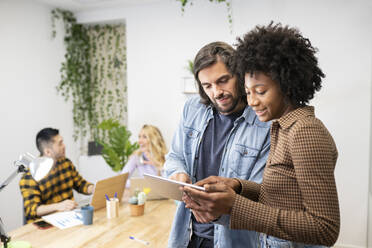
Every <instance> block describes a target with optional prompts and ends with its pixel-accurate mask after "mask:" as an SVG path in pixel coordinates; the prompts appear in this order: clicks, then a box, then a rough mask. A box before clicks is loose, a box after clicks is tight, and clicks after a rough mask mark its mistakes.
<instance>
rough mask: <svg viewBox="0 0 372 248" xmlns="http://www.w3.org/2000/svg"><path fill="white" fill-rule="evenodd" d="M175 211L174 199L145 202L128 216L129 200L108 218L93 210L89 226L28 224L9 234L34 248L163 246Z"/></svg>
mask: <svg viewBox="0 0 372 248" xmlns="http://www.w3.org/2000/svg"><path fill="white" fill-rule="evenodd" d="M175 210H176V204H175V202H174V201H173V200H157V201H147V202H146V205H145V214H144V215H143V216H139V217H131V216H130V210H129V206H128V203H122V204H121V205H120V209H119V217H118V218H116V219H107V218H106V208H103V209H100V210H98V211H95V212H94V217H93V225H90V226H84V225H80V226H76V227H71V228H67V229H64V230H61V229H58V228H56V227H52V228H49V229H45V230H41V229H38V228H37V227H36V226H35V225H33V224H27V225H25V226H23V227H20V228H18V229H16V230H14V231H11V232H9V233H8V235H10V236H11V238H12V240H14V241H20V240H23V241H27V242H30V243H31V246H32V247H33V248H42V247H53V248H57V247H63V248H72V247H81V248H90V247H102V248H104V247H110V248H114V247H121V248H123V247H152V248H157V247H166V246H167V243H168V236H169V232H170V229H171V225H172V220H173V217H174V212H175ZM129 236H134V237H136V238H138V239H142V240H145V241H149V242H150V245H147V246H146V245H143V244H141V243H139V242H137V241H133V240H131V239H129Z"/></svg>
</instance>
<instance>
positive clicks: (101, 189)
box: [79, 173, 128, 210]
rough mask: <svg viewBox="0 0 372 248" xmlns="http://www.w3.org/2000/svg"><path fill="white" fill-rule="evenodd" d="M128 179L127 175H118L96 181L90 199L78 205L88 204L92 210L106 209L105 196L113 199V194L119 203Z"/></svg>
mask: <svg viewBox="0 0 372 248" xmlns="http://www.w3.org/2000/svg"><path fill="white" fill-rule="evenodd" d="M127 179H128V173H124V174H120V175H117V176H113V177H109V178H106V179H102V180H98V181H97V183H96V184H95V187H94V192H93V194H92V197H90V198H88V199H85V200H84V201H81V202H80V203H79V207H80V206H84V205H87V204H90V205H92V206H93V207H94V210H97V209H101V208H103V207H106V196H105V194H107V196H108V197H109V198H112V197H114V195H115V193H116V194H117V198H118V199H119V202H121V198H122V197H123V194H124V189H125V184H126V182H127Z"/></svg>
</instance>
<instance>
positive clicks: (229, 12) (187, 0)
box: [177, 0, 233, 33]
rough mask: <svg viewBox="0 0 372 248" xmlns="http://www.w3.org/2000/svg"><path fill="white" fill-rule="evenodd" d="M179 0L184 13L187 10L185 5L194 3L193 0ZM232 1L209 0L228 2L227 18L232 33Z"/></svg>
mask: <svg viewBox="0 0 372 248" xmlns="http://www.w3.org/2000/svg"><path fill="white" fill-rule="evenodd" d="M177 1H179V2H181V9H182V13H183V12H185V7H186V6H187V4H189V3H190V5H193V0H177ZM231 1H232V0H209V2H215V3H225V4H226V8H227V20H228V23H229V29H230V33H232V28H233V20H232V6H231Z"/></svg>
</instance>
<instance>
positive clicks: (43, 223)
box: [33, 220, 53, 229]
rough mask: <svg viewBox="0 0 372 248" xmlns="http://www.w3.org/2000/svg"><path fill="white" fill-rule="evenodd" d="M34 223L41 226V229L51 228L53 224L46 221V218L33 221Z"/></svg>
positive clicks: (38, 226)
mask: <svg viewBox="0 0 372 248" xmlns="http://www.w3.org/2000/svg"><path fill="white" fill-rule="evenodd" d="M33 224H34V225H35V226H37V228H39V229H47V228H50V227H52V226H53V225H52V224H49V223H48V222H46V221H44V220H38V221H35V222H33Z"/></svg>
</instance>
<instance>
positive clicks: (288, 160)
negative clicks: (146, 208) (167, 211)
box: [184, 22, 340, 248]
mask: <svg viewBox="0 0 372 248" xmlns="http://www.w3.org/2000/svg"><path fill="white" fill-rule="evenodd" d="M316 51H317V50H316V49H315V48H314V47H313V46H312V45H311V43H310V41H309V40H308V39H307V38H304V37H303V36H302V34H301V33H300V32H299V30H298V29H295V28H290V27H288V26H282V25H281V24H280V23H279V24H274V23H273V22H271V23H270V24H269V25H267V26H256V27H255V28H254V29H253V30H252V31H250V32H248V33H247V34H246V35H244V36H243V38H242V39H238V44H237V51H236V70H237V73H238V75H239V76H240V77H241V78H244V82H245V83H244V86H245V90H246V93H247V101H248V104H249V105H250V107H251V108H252V109H253V110H254V111H255V112H256V115H257V117H258V118H259V120H260V121H264V122H267V121H272V126H271V133H270V138H271V146H270V154H269V157H268V160H267V163H266V167H265V172H264V176H263V182H262V184H257V183H254V182H251V181H245V180H241V179H229V178H221V177H209V178H207V179H205V180H203V181H200V182H198V183H197V185H199V186H204V188H205V189H206V192H202V191H197V190H193V189H191V188H189V187H185V188H184V191H185V192H186V196H185V197H184V200H185V202H186V207H189V208H191V209H193V211H196V212H198V213H199V214H198V215H199V216H201V217H200V218H201V220H202V221H208V220H215V219H217V218H219V217H220V216H221V215H223V214H229V215H230V223H229V224H230V227H231V228H232V229H248V230H254V231H257V232H260V233H261V234H259V243H260V246H261V247H267V248H268V247H323V246H332V245H333V244H334V243H335V242H336V240H337V237H338V234H339V229H340V214H339V203H338V196H337V190H336V183H335V177H334V169H335V165H336V160H337V148H336V145H335V143H334V141H333V138H332V136H331V135H330V133H329V132H328V130H327V128H326V127H325V126H324V125H323V123H322V122H321V121H320V120H319V119H317V118H316V117H315V115H314V108H313V107H312V106H309V105H308V103H309V100H311V99H312V98H313V97H314V93H315V91H318V90H319V89H320V88H321V81H322V78H323V77H324V74H323V72H322V70H321V69H320V68H319V67H318V60H317V58H316V57H315V53H316ZM242 166H243V165H242ZM220 219H222V218H220Z"/></svg>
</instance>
